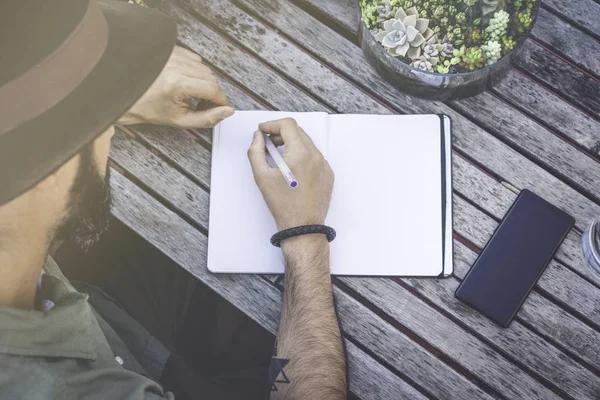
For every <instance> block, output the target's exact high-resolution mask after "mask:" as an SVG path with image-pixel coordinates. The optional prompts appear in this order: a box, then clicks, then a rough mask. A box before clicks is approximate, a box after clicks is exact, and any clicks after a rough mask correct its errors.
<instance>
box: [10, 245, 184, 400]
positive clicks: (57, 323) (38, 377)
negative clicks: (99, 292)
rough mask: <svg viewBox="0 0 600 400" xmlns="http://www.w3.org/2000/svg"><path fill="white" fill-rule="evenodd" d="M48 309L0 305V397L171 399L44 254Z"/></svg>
mask: <svg viewBox="0 0 600 400" xmlns="http://www.w3.org/2000/svg"><path fill="white" fill-rule="evenodd" d="M44 271H45V275H44V277H43V284H42V288H41V291H43V298H44V299H47V300H50V301H51V302H53V303H54V306H53V307H52V308H51V309H50V310H49V311H48V312H47V313H44V312H42V311H35V310H34V311H25V310H20V309H16V308H10V307H0V399H84V398H85V399H111V400H112V399H173V396H172V394H171V393H170V392H164V391H163V389H162V388H161V386H160V385H159V384H158V383H156V382H155V381H153V380H152V379H150V378H148V377H146V376H144V375H149V374H148V373H146V372H145V370H144V368H143V367H142V366H141V365H140V364H139V363H138V362H137V361H136V359H135V358H134V357H133V356H132V354H131V353H130V352H129V351H128V349H127V347H126V346H125V345H124V343H123V341H122V340H121V339H120V338H119V336H118V335H117V334H116V333H115V331H114V330H113V329H112V328H111V327H110V325H108V324H107V323H106V321H104V320H103V319H102V318H101V317H100V316H99V315H97V314H96V313H95V312H94V310H93V309H92V307H91V306H90V304H89V303H88V295H87V294H84V293H80V292H78V291H77V290H75V288H74V287H73V286H72V285H71V284H70V283H69V281H68V280H67V278H66V277H65V276H64V275H63V274H62V273H61V272H60V270H59V268H58V266H57V265H56V263H55V262H54V261H53V260H52V259H51V258H50V257H48V259H47V261H46V264H45V265H44Z"/></svg>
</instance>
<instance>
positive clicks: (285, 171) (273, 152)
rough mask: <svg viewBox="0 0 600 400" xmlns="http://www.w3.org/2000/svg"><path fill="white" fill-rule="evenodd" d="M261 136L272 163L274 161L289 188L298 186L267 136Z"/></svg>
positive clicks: (264, 134)
mask: <svg viewBox="0 0 600 400" xmlns="http://www.w3.org/2000/svg"><path fill="white" fill-rule="evenodd" d="M263 136H264V138H265V145H266V147H267V150H268V151H269V154H270V155H271V157H272V158H273V161H275V164H277V168H279V170H280V171H281V174H282V175H283V177H284V178H285V180H286V181H287V182H288V185H290V187H293V188H295V187H296V186H298V181H297V180H296V178H295V177H294V174H292V170H291V169H290V167H288V165H287V164H286V163H285V161H284V160H283V157H281V154H279V152H278V151H277V147H275V145H274V144H273V142H272V141H271V138H270V137H269V135H267V134H266V133H263Z"/></svg>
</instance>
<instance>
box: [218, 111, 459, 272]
mask: <svg viewBox="0 0 600 400" xmlns="http://www.w3.org/2000/svg"><path fill="white" fill-rule="evenodd" d="M284 117H292V118H295V119H296V121H298V124H299V125H300V126H301V127H302V128H303V129H304V130H305V131H306V132H307V133H308V134H309V135H310V136H311V138H312V139H313V141H314V142H315V144H316V145H317V147H318V148H319V149H320V150H321V152H322V153H323V155H324V156H325V158H326V159H327V160H328V161H329V163H330V165H331V168H332V169H333V171H334V173H335V184H334V188H333V194H332V200H331V208H330V210H329V214H328V217H327V222H326V223H327V225H329V226H331V227H333V228H334V229H335V230H336V231H337V238H336V239H335V240H334V241H333V242H332V243H331V272H332V273H333V274H337V275H395V276H447V275H449V274H451V273H452V270H453V266H452V200H451V199H452V188H451V182H452V179H451V129H450V119H449V118H448V117H446V116H439V115H329V114H326V113H288V112H271V111H239V112H237V113H236V114H235V115H234V116H233V117H231V118H228V119H227V120H225V121H223V122H222V123H220V124H219V125H218V126H217V127H216V128H215V129H214V133H213V159H212V178H211V192H210V221H209V223H210V229H209V236H208V269H209V270H210V271H211V272H222V273H283V271H284V265H283V257H282V254H281V250H280V249H278V248H276V247H273V246H272V245H271V244H270V243H269V239H270V237H271V236H272V235H273V234H274V233H276V227H275V223H274V221H273V218H272V217H271V214H270V212H269V209H268V208H267V205H266V204H265V202H264V200H263V198H262V196H261V194H260V191H259V190H258V187H257V186H256V184H255V182H254V178H253V176H252V170H251V167H250V164H249V161H248V158H247V150H248V147H249V146H250V143H251V141H252V135H253V133H254V131H255V130H256V129H257V127H258V124H259V123H261V122H265V121H270V120H275V119H279V118H284ZM281 179H284V178H283V177H282V178H281ZM298 184H299V185H302V182H298Z"/></svg>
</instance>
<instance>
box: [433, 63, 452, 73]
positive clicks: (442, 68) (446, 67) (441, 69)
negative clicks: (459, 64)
mask: <svg viewBox="0 0 600 400" xmlns="http://www.w3.org/2000/svg"><path fill="white" fill-rule="evenodd" d="M451 66H452V64H450V60H446V61H444V62H443V63H440V64H438V65H436V66H435V67H434V68H433V70H434V71H435V72H438V73H440V74H448V73H450V67H451Z"/></svg>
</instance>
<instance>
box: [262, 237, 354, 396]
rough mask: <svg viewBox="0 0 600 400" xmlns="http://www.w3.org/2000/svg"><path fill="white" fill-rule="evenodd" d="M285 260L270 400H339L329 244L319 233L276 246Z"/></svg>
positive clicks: (341, 370)
mask: <svg viewBox="0 0 600 400" xmlns="http://www.w3.org/2000/svg"><path fill="white" fill-rule="evenodd" d="M282 250H283V252H284V256H285V260H286V276H285V290H284V305H283V311H282V315H281V323H280V326H279V332H278V336H277V355H276V356H274V357H276V358H277V359H279V360H280V361H279V365H283V364H285V366H284V367H283V374H280V375H279V376H278V379H277V380H278V381H285V380H286V378H287V380H288V381H289V383H281V382H276V383H275V385H274V387H273V391H272V392H271V398H272V399H279V398H291V399H296V398H310V399H321V398H322V399H345V398H346V364H345V357H344V350H343V345H342V339H341V334H340V330H339V325H338V321H337V317H336V314H335V310H334V305H333V295H332V290H331V277H330V274H329V244H328V243H327V240H326V239H325V237H324V236H322V235H308V236H300V237H297V238H294V239H289V240H286V241H284V243H283V244H282Z"/></svg>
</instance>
